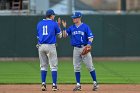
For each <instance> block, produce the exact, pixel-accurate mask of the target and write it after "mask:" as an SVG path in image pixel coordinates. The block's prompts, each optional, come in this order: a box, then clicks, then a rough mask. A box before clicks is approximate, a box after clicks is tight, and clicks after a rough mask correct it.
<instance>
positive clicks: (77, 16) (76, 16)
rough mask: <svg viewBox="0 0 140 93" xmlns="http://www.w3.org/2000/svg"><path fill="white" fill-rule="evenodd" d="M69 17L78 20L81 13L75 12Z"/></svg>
mask: <svg viewBox="0 0 140 93" xmlns="http://www.w3.org/2000/svg"><path fill="white" fill-rule="evenodd" d="M71 17H72V18H80V17H82V14H81V12H75V13H74V14H73V15H72V16H71Z"/></svg>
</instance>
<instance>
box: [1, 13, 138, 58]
mask: <svg viewBox="0 0 140 93" xmlns="http://www.w3.org/2000/svg"><path fill="white" fill-rule="evenodd" d="M60 17H61V18H63V19H66V20H67V23H68V26H70V25H71V24H72V20H71V18H70V16H60ZM56 18H57V17H56ZM42 19H43V16H0V42H1V44H0V57H37V56H38V53H37V48H36V43H37V39H36V24H37V22H38V21H39V20H42ZM83 22H85V23H87V24H88V25H89V26H90V27H91V29H92V31H93V33H94V35H95V38H94V43H93V49H92V54H93V56H100V57H106V56H140V15H84V16H83ZM57 41H58V42H57V46H58V47H57V50H58V56H59V57H71V56H72V49H73V47H71V46H70V41H69V38H63V39H57Z"/></svg>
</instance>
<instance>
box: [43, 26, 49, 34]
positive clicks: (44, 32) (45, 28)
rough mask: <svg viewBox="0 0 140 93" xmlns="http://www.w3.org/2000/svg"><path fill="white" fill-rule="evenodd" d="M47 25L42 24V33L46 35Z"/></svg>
mask: <svg viewBox="0 0 140 93" xmlns="http://www.w3.org/2000/svg"><path fill="white" fill-rule="evenodd" d="M47 28H48V27H47V25H46V26H43V35H48V30H47Z"/></svg>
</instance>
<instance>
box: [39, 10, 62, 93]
mask: <svg viewBox="0 0 140 93" xmlns="http://www.w3.org/2000/svg"><path fill="white" fill-rule="evenodd" d="M54 18H55V13H54V11H53V10H51V9H50V10H48V11H47V12H46V19H43V20H41V21H40V22H39V23H38V24H37V38H38V52H39V60H40V69H41V79H42V87H41V89H42V91H45V90H46V76H47V70H48V65H50V69H51V72H52V81H53V85H52V90H53V91H56V90H57V65H58V59H57V51H56V46H55V43H56V35H58V37H59V38H61V37H62V33H61V31H60V27H59V25H58V23H57V22H55V21H53V20H54ZM59 21H60V19H59Z"/></svg>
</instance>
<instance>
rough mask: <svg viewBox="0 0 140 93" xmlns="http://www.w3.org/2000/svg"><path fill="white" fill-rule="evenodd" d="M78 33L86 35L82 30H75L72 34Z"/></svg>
mask: <svg viewBox="0 0 140 93" xmlns="http://www.w3.org/2000/svg"><path fill="white" fill-rule="evenodd" d="M76 34H80V35H84V32H82V31H74V32H72V35H76Z"/></svg>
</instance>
